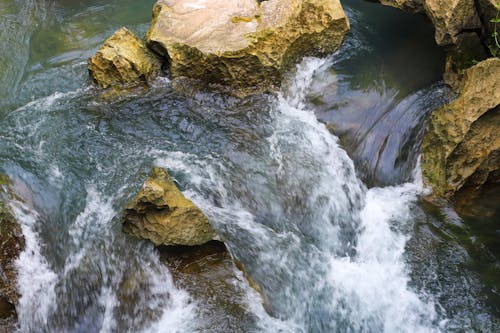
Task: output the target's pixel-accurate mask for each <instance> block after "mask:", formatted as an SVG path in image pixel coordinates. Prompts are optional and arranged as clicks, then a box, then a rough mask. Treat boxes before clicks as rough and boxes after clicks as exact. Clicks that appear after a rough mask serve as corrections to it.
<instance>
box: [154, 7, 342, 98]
mask: <svg viewBox="0 0 500 333" xmlns="http://www.w3.org/2000/svg"><path fill="white" fill-rule="evenodd" d="M348 30H349V22H348V19H347V17H346V15H345V13H344V10H343V9H342V6H341V4H340V2H339V1H338V0H268V1H263V2H258V1H256V0H234V1H225V0H211V1H206V2H194V1H192V0H159V1H158V2H157V3H156V5H155V7H154V10H153V21H152V24H151V27H150V29H149V31H148V33H147V35H146V40H147V42H148V45H149V46H150V47H151V48H152V49H154V50H155V51H157V52H158V53H160V54H162V55H164V56H166V57H168V58H169V60H170V72H171V76H172V78H173V79H179V78H182V77H188V78H191V79H197V80H200V81H203V82H206V83H209V84H218V85H225V86H230V87H231V88H232V90H233V91H235V93H236V94H238V95H246V94H248V93H251V92H256V91H269V90H273V89H274V88H276V87H277V86H279V85H280V83H281V79H282V74H283V72H284V70H285V69H287V68H288V67H289V66H290V65H292V64H294V63H295V62H296V61H298V60H299V59H300V58H301V57H303V56H305V55H319V54H326V53H331V52H333V51H334V50H336V49H337V48H338V47H339V46H340V44H341V43H342V40H343V39H344V36H345V34H346V33H347V31H348Z"/></svg>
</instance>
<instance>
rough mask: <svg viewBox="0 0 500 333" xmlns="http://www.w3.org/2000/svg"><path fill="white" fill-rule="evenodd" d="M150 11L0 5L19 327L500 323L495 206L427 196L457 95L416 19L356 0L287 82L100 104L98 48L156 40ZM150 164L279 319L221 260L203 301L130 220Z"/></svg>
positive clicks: (266, 328)
mask: <svg viewBox="0 0 500 333" xmlns="http://www.w3.org/2000/svg"><path fill="white" fill-rule="evenodd" d="M152 5H153V1H137V0H136V1H132V0H122V1H109V0H108V1H104V0H101V1H97V0H96V1H49V0H47V1H42V0H39V1H5V0H0V43H1V44H2V45H1V46H2V47H1V48H0V73H2V74H1V76H0V169H2V170H3V171H4V172H5V173H7V174H8V175H9V176H10V177H11V178H12V179H13V180H14V183H15V185H16V188H17V189H18V191H20V192H21V193H22V194H24V196H25V197H26V203H25V204H24V205H20V204H14V206H15V207H14V208H15V211H16V214H17V215H18V216H19V217H20V219H21V221H22V224H23V231H24V233H25V235H26V239H27V250H26V251H25V252H24V253H23V255H22V256H21V258H20V260H19V262H18V264H19V272H20V273H19V274H20V282H19V284H20V291H21V293H22V297H21V300H20V304H19V307H18V312H19V331H21V332H437V331H443V332H476V331H477V332H479V331H480V332H495V331H498V330H499V329H500V323H499V309H500V304H499V299H498V284H499V278H498V276H499V274H498V273H499V260H498V248H499V246H498V200H496V201H495V200H493V201H492V203H490V204H488V205H486V206H485V205H479V203H478V204H477V205H473V208H475V209H472V210H471V209H469V210H468V212H467V211H462V212H461V213H460V214H461V215H460V214H458V213H456V212H455V211H454V210H453V209H452V207H451V206H443V207H435V206H432V205H430V204H428V203H425V202H424V201H422V200H421V199H420V197H421V195H422V193H424V192H425V190H424V189H423V188H422V187H421V185H420V183H419V181H418V178H419V177H418V173H419V172H418V167H417V157H418V153H419V145H420V141H421V135H422V131H423V128H424V125H425V121H426V119H427V116H428V114H429V112H430V111H432V109H434V108H436V107H437V106H439V105H441V104H442V103H444V102H445V101H447V100H449V99H450V98H452V95H451V93H450V92H449V90H448V89H447V88H446V87H445V86H443V85H442V84H441V83H440V82H439V80H440V78H441V75H442V68H443V57H444V56H443V53H442V51H441V50H439V49H438V48H437V47H436V46H435V45H434V42H433V31H432V27H431V26H430V25H429V24H428V23H427V22H426V21H425V19H424V18H423V17H417V16H412V15H406V14H403V13H401V12H399V11H396V10H394V9H392V8H388V7H383V6H379V5H375V4H372V3H368V2H362V1H357V0H356V1H354V0H351V1H345V2H344V6H345V8H346V11H347V12H348V15H349V17H350V21H351V28H352V31H351V33H350V34H349V36H348V38H347V39H346V42H345V44H344V46H343V47H342V48H341V49H340V50H339V51H338V52H337V53H336V54H334V55H332V56H331V57H329V58H327V59H306V60H305V61H304V63H302V64H301V65H300V66H299V67H298V69H297V71H296V72H293V73H290V77H289V79H288V80H287V82H286V83H285V84H284V88H283V90H282V91H281V92H280V93H279V94H277V95H263V96H254V97H251V98H248V99H244V100H237V99H234V98H231V97H229V96H225V95H221V94H216V93H200V94H198V95H197V96H194V97H193V96H185V95H183V94H180V93H177V92H175V91H173V90H172V87H171V85H170V83H169V81H168V79H166V78H164V79H162V80H159V81H158V82H157V83H156V84H155V86H154V87H153V88H152V89H151V90H150V91H149V92H147V93H145V94H141V95H137V96H129V97H127V98H124V99H122V100H119V101H115V102H113V103H104V102H102V101H101V100H100V99H99V97H98V92H97V91H95V90H94V89H93V88H90V87H89V84H88V74H87V69H86V59H87V58H88V57H89V56H90V55H92V54H93V53H95V51H96V49H97V48H98V46H99V45H100V44H101V43H102V42H103V41H104V39H106V38H107V37H108V36H109V35H111V34H112V33H113V32H114V31H115V30H116V29H118V28H119V27H121V26H123V25H126V26H127V27H129V28H130V29H132V30H134V31H136V32H137V33H138V34H143V33H144V32H145V31H146V30H147V28H148V24H149V20H150V13H151V8H152ZM318 119H319V120H320V121H322V122H327V123H329V124H330V126H329V128H330V129H331V130H332V131H333V132H334V134H335V135H333V134H331V133H330V132H329V131H328V130H327V128H326V127H325V126H324V125H323V124H322V123H321V122H319V121H318ZM153 164H155V165H160V166H163V167H166V168H167V169H168V170H169V172H170V173H171V174H172V175H173V176H174V177H175V179H176V180H177V182H178V183H179V185H180V186H181V188H182V189H183V191H184V193H185V194H186V195H187V196H188V197H190V198H191V199H192V200H193V201H194V202H195V203H196V204H197V205H199V206H200V207H201V208H202V209H203V211H204V212H205V213H206V214H207V216H208V217H209V219H210V221H211V222H212V224H213V225H214V226H215V228H216V229H217V230H218V231H219V233H220V234H221V235H222V236H223V237H224V239H225V240H226V243H227V244H228V246H229V248H230V250H231V252H232V254H233V255H234V256H235V257H236V258H237V259H238V260H240V261H241V262H242V263H243V264H244V265H245V267H246V268H247V270H248V273H249V274H250V275H251V276H252V278H253V279H254V280H255V281H256V282H257V283H258V284H259V285H260V286H261V287H262V289H263V291H264V292H265V294H266V295H267V297H268V299H269V304H268V310H270V311H269V313H271V314H272V315H270V314H268V313H266V311H264V309H263V307H262V305H261V304H260V300H259V297H258V296H257V295H256V294H255V292H253V291H252V290H251V288H249V286H248V284H247V282H246V280H245V279H244V278H243V277H242V276H241V274H240V273H238V272H233V274H230V276H227V271H221V272H218V273H215V275H217V276H219V278H220V281H224V284H225V285H227V286H228V287H227V289H224V287H221V286H220V285H219V286H217V287H214V288H215V289H214V290H212V289H209V290H207V296H206V297H202V296H200V294H202V293H201V292H200V288H199V286H193V285H189V283H188V282H189V281H188V282H187V283H186V281H182V282H181V283H178V282H176V280H175V276H174V277H173V276H172V273H171V272H170V268H169V266H167V265H166V264H165V261H163V260H161V258H160V254H159V253H158V251H156V250H155V249H154V248H153V247H152V246H151V245H150V244H148V243H147V242H142V241H139V240H135V239H132V238H130V237H128V236H126V235H124V234H123V233H122V232H121V228H120V224H119V221H118V219H119V216H120V211H121V209H122V208H123V205H124V204H125V203H126V202H127V200H129V199H130V198H131V197H132V196H133V194H134V192H135V191H136V190H137V188H138V187H139V186H140V184H141V183H142V181H143V180H144V178H145V177H146V175H147V173H148V172H149V170H150V168H151V166H152V165H153ZM414 170H416V171H415V172H414ZM375 186H376V187H375ZM493 193H494V194H492V195H491V194H490V196H489V197H493V198H498V192H493ZM480 201H481V200H480ZM482 201H484V200H482ZM471 211H472V213H471ZM492 211H493V213H491V212H492ZM226 269H229V270H230V269H231V268H230V267H229V268H226ZM209 276H210V275H209ZM204 278H205V277H204V276H199V277H198V280H197V281H204V280H203V279H204ZM200 283H201V282H200ZM210 293H216V294H219V293H223V294H224V293H225V294H224V295H222V296H221V295H217V296H220V297H215V298H213V297H211V296H210V295H208V294H210ZM197 297H198V299H197ZM214 299H217V300H218V301H213V300H214ZM220 299H222V300H223V301H220Z"/></svg>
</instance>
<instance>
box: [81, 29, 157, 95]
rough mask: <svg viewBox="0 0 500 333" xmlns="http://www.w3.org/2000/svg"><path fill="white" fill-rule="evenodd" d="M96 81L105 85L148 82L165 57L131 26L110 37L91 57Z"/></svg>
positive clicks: (106, 86) (90, 65)
mask: <svg viewBox="0 0 500 333" xmlns="http://www.w3.org/2000/svg"><path fill="white" fill-rule="evenodd" d="M88 66H89V71H90V75H91V77H92V79H93V80H94V82H95V83H96V84H97V85H99V86H100V87H102V88H110V87H112V88H122V87H123V88H125V89H129V88H131V87H136V86H140V85H148V84H149V83H150V82H151V81H152V80H154V79H155V78H156V76H157V75H158V73H159V72H160V69H161V59H160V58H159V57H158V56H157V55H155V54H154V53H153V52H151V51H150V50H149V49H148V48H147V47H146V44H145V43H144V41H143V40H142V39H140V38H138V37H137V36H136V35H134V33H132V32H131V31H130V30H128V29H127V28H121V29H119V30H118V31H117V32H115V33H114V34H113V35H112V36H111V37H109V38H108V39H107V40H106V41H105V42H104V45H103V46H101V48H100V49H99V50H98V51H97V53H96V54H95V55H94V56H93V57H91V58H90V59H89V60H88Z"/></svg>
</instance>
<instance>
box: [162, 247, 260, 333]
mask: <svg viewBox="0 0 500 333" xmlns="http://www.w3.org/2000/svg"><path fill="white" fill-rule="evenodd" d="M160 253H161V260H162V262H164V263H165V264H166V265H167V266H168V267H169V269H170V272H171V273H172V275H173V278H174V281H175V283H176V285H178V286H179V287H181V288H182V289H185V290H186V291H188V292H189V294H190V295H191V296H192V297H193V299H195V300H196V302H197V304H198V306H199V308H200V309H201V310H200V314H199V315H200V317H201V318H200V322H202V323H206V324H204V325H202V326H203V330H204V331H206V332H239V331H240V330H241V327H242V326H244V325H245V324H246V325H251V323H252V322H254V321H255V320H256V318H255V316H254V315H253V314H252V313H251V311H250V309H249V308H248V307H249V302H251V301H250V300H249V299H248V298H249V297H252V296H251V295H249V294H248V289H247V288H248V287H246V285H247V282H246V281H245V276H244V274H243V273H242V272H240V271H239V270H238V268H237V267H236V265H235V264H234V262H233V258H232V257H231V255H230V254H229V252H228V250H227V249H226V247H225V245H224V244H223V243H221V242H218V241H212V242H209V243H206V244H204V245H201V246H191V247H186V246H179V247H172V246H169V247H165V246H162V247H160ZM253 297H256V301H257V302H260V299H258V296H257V295H256V294H255V295H253Z"/></svg>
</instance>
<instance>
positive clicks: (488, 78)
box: [422, 58, 500, 196]
mask: <svg viewBox="0 0 500 333" xmlns="http://www.w3.org/2000/svg"><path fill="white" fill-rule="evenodd" d="M422 172H423V175H424V177H425V180H426V181H427V182H428V184H430V185H432V186H433V188H434V193H435V194H437V195H441V196H451V195H452V194H454V193H455V192H456V191H458V190H459V189H461V188H462V187H464V186H473V187H478V186H481V185H483V184H484V183H497V182H500V59H498V58H490V59H488V60H485V61H482V62H480V63H479V64H477V65H475V66H473V67H471V68H469V69H468V70H467V71H465V74H464V78H463V82H462V86H461V94H460V96H459V97H458V98H457V99H456V100H455V101H453V102H451V103H449V104H447V105H445V106H444V107H442V108H440V109H438V110H436V111H434V112H433V114H432V115H431V119H430V123H429V126H428V129H427V131H426V134H425V136H424V142H423V154H422Z"/></svg>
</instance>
